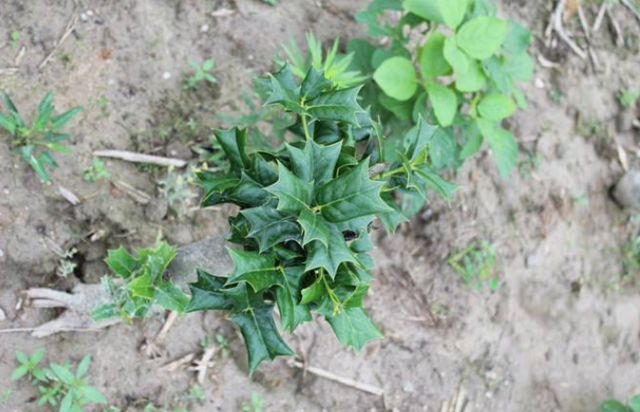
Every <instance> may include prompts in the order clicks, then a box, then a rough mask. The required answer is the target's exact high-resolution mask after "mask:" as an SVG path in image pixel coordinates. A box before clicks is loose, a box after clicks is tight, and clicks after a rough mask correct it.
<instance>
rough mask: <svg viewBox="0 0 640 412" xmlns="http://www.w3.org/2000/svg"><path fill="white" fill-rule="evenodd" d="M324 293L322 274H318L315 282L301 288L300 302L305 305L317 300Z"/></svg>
mask: <svg viewBox="0 0 640 412" xmlns="http://www.w3.org/2000/svg"><path fill="white" fill-rule="evenodd" d="M324 295H325V286H324V281H323V278H322V276H319V277H318V278H317V279H316V280H315V282H313V283H312V284H311V285H310V286H309V287H307V288H304V289H302V300H301V301H300V303H301V304H303V305H307V304H309V303H312V302H317V301H319V300H320V299H322V297H323V296H324Z"/></svg>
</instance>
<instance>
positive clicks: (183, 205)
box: [158, 164, 207, 219]
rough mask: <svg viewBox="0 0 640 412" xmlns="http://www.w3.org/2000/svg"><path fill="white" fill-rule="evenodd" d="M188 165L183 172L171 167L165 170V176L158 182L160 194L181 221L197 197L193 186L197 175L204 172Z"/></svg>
mask: <svg viewBox="0 0 640 412" xmlns="http://www.w3.org/2000/svg"><path fill="white" fill-rule="evenodd" d="M206 167H207V166H206V164H205V165H204V169H203V168H199V167H195V166H193V165H189V167H188V168H187V170H186V171H185V172H179V171H176V169H175V168H174V167H173V166H169V167H168V168H167V175H166V177H165V178H164V179H163V180H159V181H158V186H159V189H160V194H161V195H162V196H163V197H164V198H165V199H166V200H167V202H168V203H169V207H170V208H171V210H173V211H174V212H175V214H176V215H177V216H178V218H179V219H182V218H183V217H184V216H185V215H186V214H187V212H188V210H189V209H190V208H191V207H192V204H191V201H192V199H194V198H196V197H198V195H197V194H196V193H195V191H194V189H196V187H195V186H194V185H195V183H196V181H197V174H198V173H200V172H201V171H203V170H206Z"/></svg>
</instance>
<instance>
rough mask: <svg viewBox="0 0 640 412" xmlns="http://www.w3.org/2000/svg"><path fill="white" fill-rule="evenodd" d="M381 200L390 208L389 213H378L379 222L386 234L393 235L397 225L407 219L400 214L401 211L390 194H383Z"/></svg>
mask: <svg viewBox="0 0 640 412" xmlns="http://www.w3.org/2000/svg"><path fill="white" fill-rule="evenodd" d="M382 200H384V201H385V203H386V204H387V205H389V207H391V211H390V212H387V213H380V214H379V215H378V218H379V219H380V222H381V223H382V226H384V229H385V230H386V231H387V233H388V234H390V235H391V234H393V233H395V231H396V228H397V227H398V225H400V224H401V223H404V222H408V221H409V219H407V217H406V216H405V215H404V213H402V211H401V210H400V208H399V207H398V204H397V203H396V200H395V199H394V198H393V196H392V195H391V194H390V193H384V194H383V195H382Z"/></svg>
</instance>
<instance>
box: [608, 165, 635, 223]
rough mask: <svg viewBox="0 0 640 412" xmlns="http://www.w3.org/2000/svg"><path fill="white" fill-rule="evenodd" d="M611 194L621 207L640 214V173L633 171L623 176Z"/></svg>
mask: <svg viewBox="0 0 640 412" xmlns="http://www.w3.org/2000/svg"><path fill="white" fill-rule="evenodd" d="M611 194H612V195H613V198H614V199H615V201H616V202H617V203H618V204H619V205H620V206H622V207H624V208H626V209H629V210H632V211H634V212H636V213H640V171H638V170H631V171H629V172H628V173H626V174H625V175H624V176H622V178H621V179H620V180H619V181H618V183H616V185H615V187H614V188H613V191H612V192H611Z"/></svg>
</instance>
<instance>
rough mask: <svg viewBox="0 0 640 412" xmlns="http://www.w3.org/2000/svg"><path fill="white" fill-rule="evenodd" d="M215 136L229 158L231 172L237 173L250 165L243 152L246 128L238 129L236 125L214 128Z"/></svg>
mask: <svg viewBox="0 0 640 412" xmlns="http://www.w3.org/2000/svg"><path fill="white" fill-rule="evenodd" d="M215 137H216V140H217V141H218V143H219V144H220V146H221V147H222V150H224V152H225V153H226V155H227V158H228V159H229V163H230V164H231V171H232V172H234V173H235V174H236V175H239V174H240V171H242V170H243V169H245V168H248V167H249V166H250V164H249V159H248V157H247V154H246V152H245V141H246V138H247V131H246V130H240V129H239V128H237V127H234V128H233V129H229V130H216V131H215Z"/></svg>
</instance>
